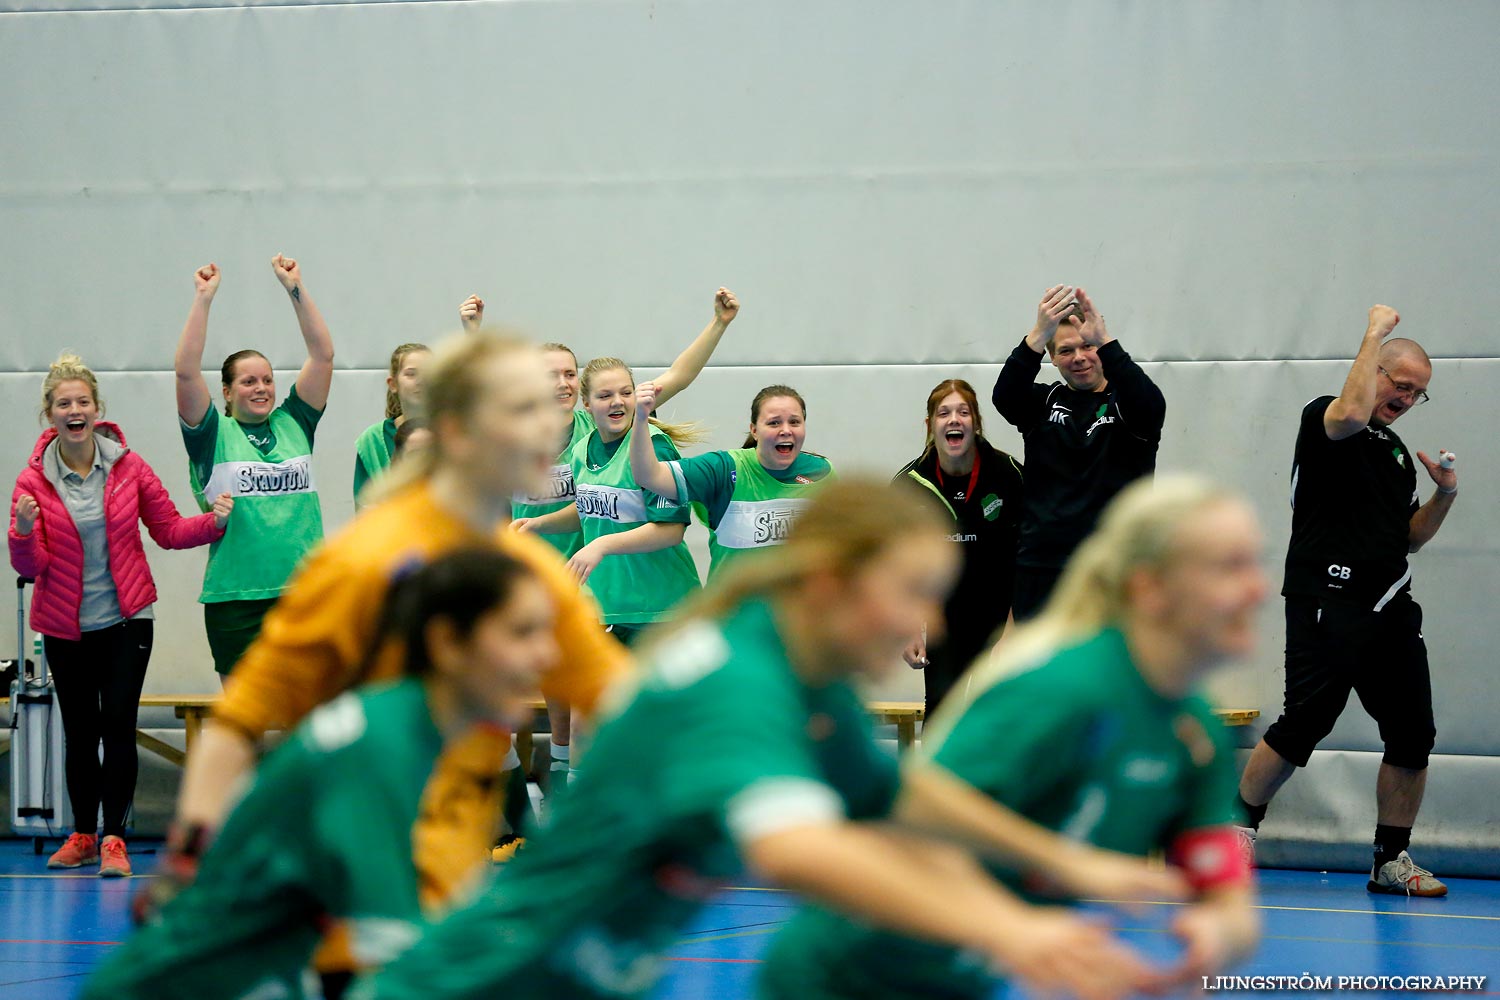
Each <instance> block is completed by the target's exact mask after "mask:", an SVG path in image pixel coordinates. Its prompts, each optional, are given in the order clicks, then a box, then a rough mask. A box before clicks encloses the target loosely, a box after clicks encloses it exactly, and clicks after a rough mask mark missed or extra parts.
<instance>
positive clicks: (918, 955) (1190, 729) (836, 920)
mask: <svg viewBox="0 0 1500 1000" xmlns="http://www.w3.org/2000/svg"><path fill="white" fill-rule="evenodd" d="M981 669H982V668H981ZM975 686H976V687H978V688H979V691H978V692H977V693H974V692H970V693H969V694H968V696H967V697H965V698H964V699H962V700H963V702H964V704H963V705H962V707H961V708H960V706H959V705H953V706H951V707H950V706H948V705H945V706H944V712H943V713H940V715H939V717H938V720H937V727H936V729H935V730H934V732H933V734H932V738H930V739H928V740H925V741H924V745H923V747H922V750H921V753H922V754H923V755H924V756H926V757H929V758H930V759H931V760H932V762H933V763H935V764H937V765H938V766H940V767H943V768H944V769H946V770H947V771H949V772H950V773H952V774H954V775H956V776H957V777H958V778H960V779H961V780H963V781H965V782H967V783H969V784H971V785H973V786H974V787H975V788H978V789H979V790H980V791H982V792H984V793H985V794H986V795H989V796H990V797H991V798H993V799H995V800H996V801H998V802H1000V803H1001V804H1002V805H1005V806H1008V807H1009V808H1011V809H1013V810H1015V811H1016V812H1017V813H1019V814H1020V815H1022V816H1025V817H1026V818H1027V819H1030V820H1032V821H1033V822H1035V823H1038V824H1040V825H1042V826H1044V827H1047V828H1048V829H1051V830H1056V831H1058V832H1060V833H1063V834H1065V835H1066V836H1068V837H1071V838H1073V839H1076V840H1080V841H1087V842H1089V843H1092V844H1095V845H1097V846H1099V847H1102V848H1105V849H1107V850H1111V851H1121V852H1124V853H1126V854H1134V855H1140V856H1144V855H1146V854H1147V853H1149V852H1150V851H1152V850H1155V849H1157V848H1161V847H1166V846H1169V845H1170V844H1171V843H1172V842H1173V841H1174V840H1175V839H1176V838H1177V836H1178V835H1179V834H1182V833H1184V832H1187V831H1190V830H1197V829H1202V828H1205V827H1216V826H1226V825H1228V824H1231V823H1234V822H1236V818H1235V817H1236V813H1235V808H1236V805H1235V802H1236V792H1237V789H1238V778H1237V774H1236V767H1235V761H1234V751H1233V749H1232V747H1231V745H1230V741H1229V738H1228V735H1227V732H1226V731H1225V729H1224V726H1223V724H1222V723H1221V722H1220V721H1219V720H1218V719H1217V718H1215V717H1214V714H1213V712H1212V710H1211V709H1210V708H1209V705H1208V703H1207V702H1206V701H1204V700H1203V699H1202V698H1201V697H1198V696H1196V695H1193V696H1189V697H1185V698H1167V697H1163V696H1162V695H1160V694H1158V693H1157V692H1156V691H1155V690H1153V689H1152V688H1151V687H1150V686H1149V685H1147V683H1146V682H1145V680H1144V679H1143V678H1142V677H1141V674H1140V672H1139V670H1137V668H1136V666H1135V664H1134V663H1133V662H1132V661H1131V658H1130V653H1129V650H1128V649H1127V647H1126V644H1125V639H1124V636H1122V635H1121V634H1120V633H1119V632H1118V631H1116V630H1114V629H1106V630H1105V631H1103V632H1100V633H1098V634H1097V635H1095V636H1093V637H1092V638H1090V639H1088V640H1087V641H1085V642H1083V643H1080V644H1078V645H1075V646H1072V647H1070V648H1066V649H1064V650H1062V651H1060V652H1059V653H1057V654H1056V655H1055V656H1054V657H1052V658H1051V659H1050V660H1048V661H1047V662H1046V663H1044V664H1043V665H1041V666H1038V667H1035V668H1033V669H1031V670H1028V671H1026V672H1024V673H1020V674H1016V675H1013V676H1011V677H1009V678H1007V679H1004V680H1001V681H1000V682H998V683H994V684H992V685H990V686H988V687H985V686H984V684H983V679H982V678H979V677H976V679H975ZM952 697H953V698H954V699H959V697H960V695H959V692H958V691H955V692H954V694H953V696H952ZM949 723H951V725H947V724H949ZM945 727H946V728H945ZM996 875H997V876H999V877H1001V878H1002V879H1005V880H1007V881H1009V882H1010V884H1011V885H1012V886H1015V887H1017V888H1019V886H1018V884H1017V882H1016V880H1015V877H1014V875H1013V874H1011V873H1008V872H1002V871H998V870H997V871H996ZM994 987H995V982H994V979H993V978H991V976H990V975H989V974H988V973H987V972H986V971H985V963H984V961H983V960H982V959H980V958H978V957H975V956H967V955H964V954H962V953H960V952H959V951H957V950H955V949H948V948H943V947H941V946H938V945H931V944H926V943H923V942H918V941H913V940H910V939H907V938H904V937H901V936H898V935H895V934H888V933H884V932H879V931H875V930H871V929H870V928H867V927H861V926H859V925H856V924H854V923H852V922H850V921H848V920H846V919H844V918H842V917H840V916H838V915H835V914H833V913H830V912H828V911H827V910H824V909H821V908H817V907H809V908H807V909H805V910H804V911H802V912H801V913H799V914H798V916H797V917H795V918H794V919H793V920H792V921H791V922H789V923H788V924H787V926H786V927H785V928H784V929H783V930H782V931H781V932H780V933H778V934H777V936H776V939H775V941H774V942H773V943H772V946H771V951H770V954H769V955H768V956H767V959H766V965H765V968H764V970H763V973H762V985H761V995H762V996H763V997H766V998H774V1000H786V998H790V997H797V998H799V1000H803V998H805V1000H830V998H835V997H839V998H854V997H870V996H880V997H911V998H917V997H923V998H929V997H939V998H947V1000H974V998H978V997H988V996H990V995H991V994H992V992H993V990H994Z"/></svg>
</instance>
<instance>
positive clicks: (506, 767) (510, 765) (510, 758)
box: [500, 741, 521, 771]
mask: <svg viewBox="0 0 1500 1000" xmlns="http://www.w3.org/2000/svg"><path fill="white" fill-rule="evenodd" d="M520 766H521V755H520V754H518V753H516V744H515V742H514V741H512V742H511V745H510V749H509V750H507V751H505V762H504V763H502V764H501V765H500V770H501V771H514V770H515V769H516V768H518V767H520Z"/></svg>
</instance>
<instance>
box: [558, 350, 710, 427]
mask: <svg viewBox="0 0 1500 1000" xmlns="http://www.w3.org/2000/svg"><path fill="white" fill-rule="evenodd" d="M612 371H622V372H624V373H625V374H626V375H627V376H629V378H630V385H631V387H632V388H633V387H634V386H635V372H633V371H631V370H630V366H629V365H627V364H626V363H625V362H623V361H621V360H620V359H619V358H595V359H594V360H592V361H590V362H589V363H588V364H587V365H585V366H584V368H583V371H582V372H580V373H579V388H580V389H582V390H583V404H584V405H585V406H587V405H588V399H589V389H590V387H591V386H592V384H593V381H594V379H596V378H598V377H599V376H600V375H602V374H604V373H605V372H612ZM629 412H630V413H632V414H634V412H635V410H634V408H630V410H629ZM632 419H634V418H633V417H632ZM647 423H649V424H650V425H651V426H652V427H655V428H656V429H657V430H659V431H661V432H662V433H663V434H665V435H666V436H667V437H669V438H671V439H672V443H673V444H675V445H676V446H677V447H679V448H681V447H683V446H684V445H689V444H697V443H698V442H699V441H702V440H703V438H704V433H703V428H702V427H700V426H699V425H698V424H695V423H686V424H669V423H667V422H666V421H665V420H657V419H656V418H655V417H651V418H649V419H648V420H647Z"/></svg>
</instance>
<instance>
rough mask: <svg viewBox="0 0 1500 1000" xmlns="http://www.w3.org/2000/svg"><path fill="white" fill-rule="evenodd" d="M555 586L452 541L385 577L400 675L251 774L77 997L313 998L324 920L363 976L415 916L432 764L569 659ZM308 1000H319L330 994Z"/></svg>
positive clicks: (408, 931)
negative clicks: (160, 905)
mask: <svg viewBox="0 0 1500 1000" xmlns="http://www.w3.org/2000/svg"><path fill="white" fill-rule="evenodd" d="M556 617H557V609H556V607H555V606H554V604H553V602H552V600H551V597H550V595H549V594H548V592H547V588H546V586H545V585H544V584H543V582H542V581H541V580H540V578H538V577H537V576H536V574H535V573H533V572H532V571H531V569H530V568H529V567H528V566H527V565H526V564H525V563H524V562H520V561H518V560H516V559H513V558H511V557H509V556H507V555H504V554H503V553H500V552H497V551H494V550H492V549H475V548H465V549H459V550H456V551H453V552H450V553H449V554H447V555H445V556H442V557H440V558H438V559H437V560H435V561H434V562H431V563H429V564H427V565H425V566H422V567H420V568H416V569H412V570H410V571H409V572H408V573H407V574H406V575H405V576H403V577H401V578H399V579H398V580H397V581H395V582H394V583H393V585H392V590H391V592H390V596H389V598H388V599H387V610H386V613H385V619H384V622H383V623H382V626H381V631H380V636H379V637H377V638H381V639H387V640H390V641H393V642H397V643H399V645H400V647H401V648H402V649H403V650H405V654H404V657H405V662H404V664H403V667H404V669H403V674H404V676H402V677H400V678H398V679H395V680H393V681H392V680H386V681H381V682H378V683H374V684H370V685H366V686H362V687H358V688H355V689H353V690H351V691H347V692H345V693H344V694H342V695H340V696H338V697H337V698H335V699H334V700H333V701H330V702H328V703H327V704H325V705H323V706H321V707H320V708H318V709H317V710H316V711H314V712H313V713H312V714H311V715H309V716H308V717H307V720H306V721H305V722H303V723H302V724H301V725H300V726H298V727H297V728H296V729H295V730H294V731H293V733H292V734H291V736H290V737H289V738H288V739H287V740H286V742H285V743H283V744H282V745H280V746H279V747H277V748H276V749H275V750H274V751H273V752H272V753H271V754H270V755H269V756H268V757H267V758H266V760H265V762H264V763H263V764H262V765H261V766H260V767H259V768H258V769H257V771H256V774H255V779H254V782H253V783H252V784H251V785H250V789H249V791H248V792H247V793H246V794H245V796H244V798H243V799H241V800H240V802H239V803H238V804H237V805H236V806H235V807H234V811H233V812H232V813H230V814H229V818H228V820H227V821H226V822H225V823H224V826H223V828H222V829H221V830H220V831H219V833H218V835H217V836H216V837H215V838H214V841H213V843H212V844H211V845H207V844H195V845H194V846H195V847H202V848H206V853H204V855H203V861H202V865H201V866H200V867H199V869H198V877H197V880H196V881H195V882H194V883H193V884H192V886H190V887H189V888H187V889H185V890H184V891H183V892H182V893H181V895H179V896H177V898H175V899H173V900H172V901H171V902H170V903H168V904H167V905H166V907H165V908H164V909H163V910H162V912H161V914H160V915H159V917H158V918H156V919H155V920H153V921H152V922H151V923H150V924H148V925H147V926H145V927H143V928H141V929H140V930H139V931H137V932H136V933H135V935H134V936H133V937H132V938H131V939H130V940H129V941H127V942H125V944H124V945H123V946H122V947H121V948H119V949H118V950H117V951H116V952H115V953H114V954H112V955H111V956H110V958H109V960H108V961H106V962H105V963H104V964H103V965H102V966H101V967H100V968H99V970H98V971H97V972H96V973H95V974H94V975H93V976H92V978H91V979H90V981H89V983H88V984H87V985H86V986H85V987H84V990H83V996H84V997H88V998H103V997H108V998H110V1000H132V998H140V1000H144V998H148V997H149V998H151V1000H187V998H198V997H240V998H249V997H263V998H266V1000H269V998H272V997H276V998H281V1000H297V998H301V997H304V996H306V995H308V991H305V990H304V986H303V983H304V979H305V977H306V969H307V965H308V962H309V960H310V959H311V957H312V955H313V949H314V948H315V947H316V946H317V944H318V941H319V939H320V938H321V937H322V934H323V932H324V930H325V929H326V927H327V925H328V923H329V921H330V920H339V921H342V925H343V927H345V928H346V929H347V932H348V935H349V939H350V942H351V950H352V952H353V955H354V958H355V960H356V961H357V962H358V963H359V967H360V968H365V969H368V968H374V967H378V966H379V965H381V964H383V963H384V962H386V961H388V960H389V959H391V958H393V957H394V956H396V955H397V954H399V953H400V952H401V951H402V950H403V949H404V948H406V947H407V946H409V945H410V944H411V943H412V942H413V941H414V940H416V938H417V935H418V933H419V930H420V926H421V922H422V916H423V914H422V906H421V900H422V887H421V885H420V878H419V875H418V873H417V870H416V867H415V865H414V864H413V861H412V843H413V826H414V825H417V824H418V821H419V814H420V812H421V804H422V800H423V796H424V793H425V792H426V791H427V789H428V787H429V784H430V776H431V775H432V774H433V770H434V766H437V767H438V768H439V770H441V767H442V764H440V763H439V760H440V758H441V757H442V755H443V754H444V752H445V750H447V749H448V748H451V747H453V746H456V745H458V744H460V743H461V742H462V741H463V740H465V739H468V738H469V737H471V736H472V735H473V733H474V732H475V731H476V730H482V729H487V728H494V727H499V726H513V725H515V724H517V722H518V721H519V720H521V719H524V718H526V717H527V716H528V715H529V709H528V708H527V704H528V701H529V698H528V695H529V693H530V692H531V691H533V690H535V688H536V685H537V682H538V680H539V678H540V677H541V676H542V674H543V673H544V672H545V671H547V670H548V669H550V668H551V667H552V666H553V665H554V664H555V663H556V662H557V659H558V646H557V642H556V640H555V638H554V636H553V626H554V622H555V620H556ZM315 995H318V996H322V995H324V994H323V993H322V992H317V993H316V994H315Z"/></svg>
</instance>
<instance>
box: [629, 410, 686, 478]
mask: <svg viewBox="0 0 1500 1000" xmlns="http://www.w3.org/2000/svg"><path fill="white" fill-rule="evenodd" d="M659 396H660V389H659V387H658V386H657V385H656V384H655V383H652V382H642V383H641V384H640V385H638V386H636V387H635V426H636V427H646V426H647V421H648V420H649V419H650V417H651V413H652V411H653V410H655V409H656V404H657V402H658V400H659ZM630 475H631V477H632V478H634V479H635V484H636V485H637V486H640V487H642V488H643V489H648V490H650V491H651V492H652V493H655V494H656V495H657V496H661V497H666V498H667V499H668V500H680V499H681V498H680V497H678V495H677V477H676V476H674V475H672V470H671V468H670V467H668V465H667V463H666V462H663V461H662V460H661V459H660V458H658V457H657V456H656V448H655V447H653V446H652V443H651V435H650V434H632V435H630Z"/></svg>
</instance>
